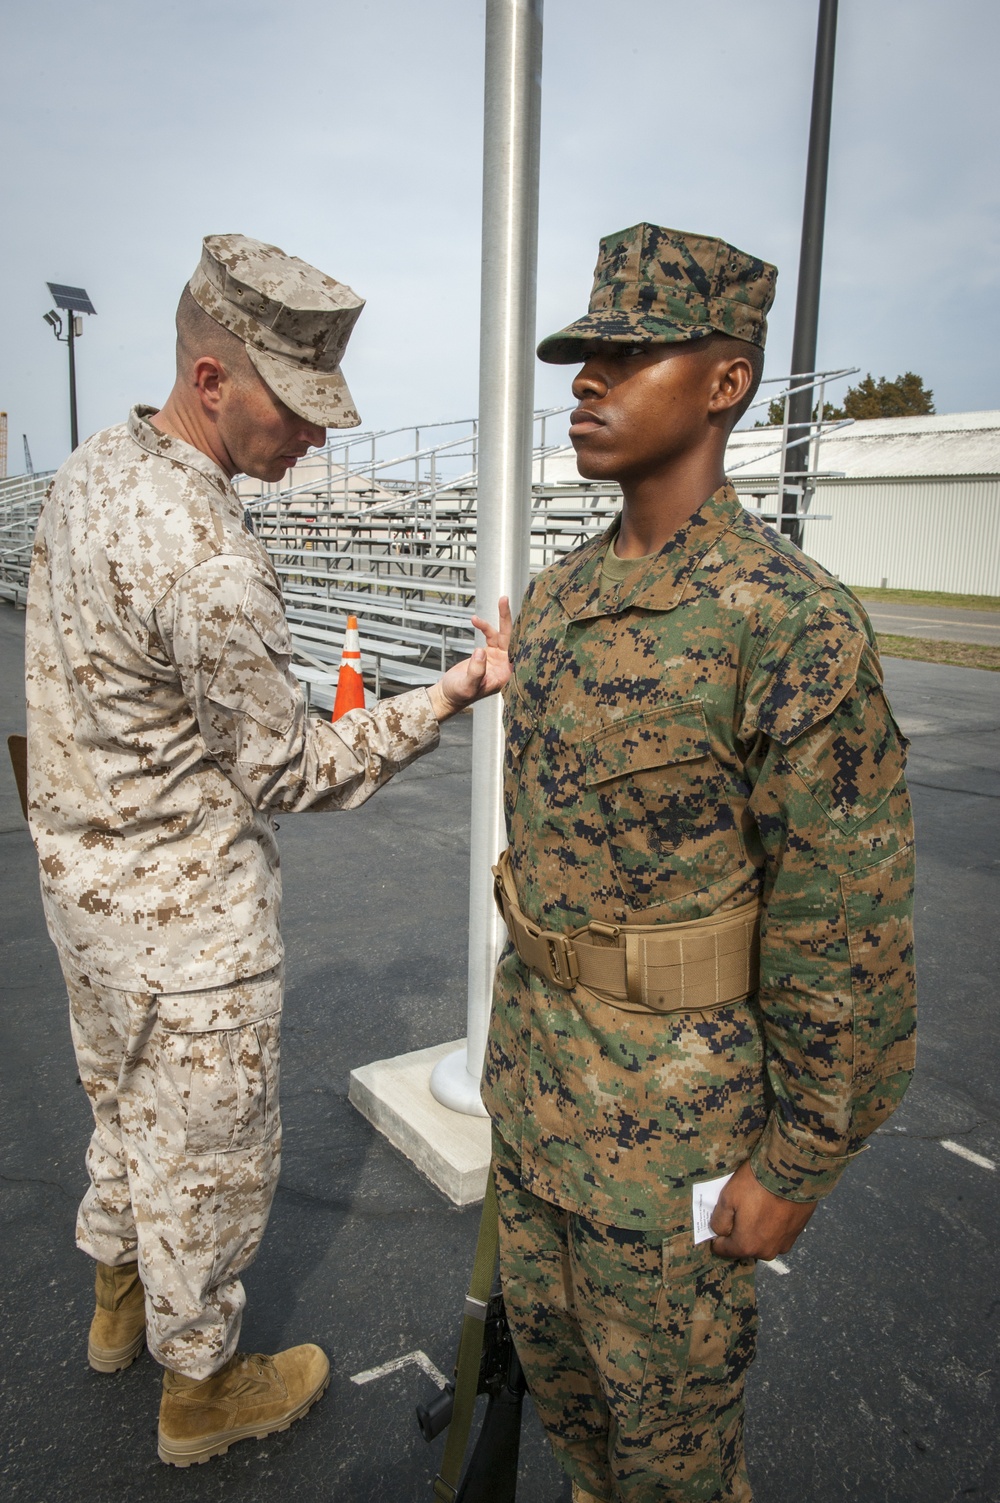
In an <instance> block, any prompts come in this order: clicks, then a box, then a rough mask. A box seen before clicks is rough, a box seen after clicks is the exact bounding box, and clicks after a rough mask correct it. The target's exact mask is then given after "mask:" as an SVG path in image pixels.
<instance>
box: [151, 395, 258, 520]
mask: <svg viewBox="0 0 1000 1503" xmlns="http://www.w3.org/2000/svg"><path fill="white" fill-rule="evenodd" d="M156 410H157V409H156V408H155V407H144V406H141V405H140V406H137V407H133V408H132V411H131V412H130V413H129V415H128V431H129V436H130V437H131V438H133V439H134V440H135V442H136V443H137V444H138V445H139V448H140V449H145V451H146V453H147V454H153V455H155V456H156V458H157V459H169V460H171V461H172V462H173V463H174V464H179V465H183V466H184V467H185V469H188V470H195V471H196V472H197V473H198V474H199V475H201V476H202V477H203V478H204V479H205V480H207V481H209V483H210V484H211V485H212V487H213V489H214V490H216V491H218V493H219V495H220V496H221V497H222V498H223V499H224V500H226V501H228V502H230V503H231V505H232V507H233V508H234V513H235V514H237V515H238V516H239V517H241V518H242V516H243V503H242V501H240V499H239V497H238V496H237V494H236V492H235V491H234V490H233V487H232V484H231V483H230V480H229V477H228V476H227V475H226V473H225V471H224V470H222V469H220V468H219V466H218V465H217V464H216V462H215V460H214V459H210V458H209V456H208V455H207V454H203V453H202V451H201V450H200V449H196V448H194V446H193V445H192V444H188V443H185V442H184V440H183V439H182V438H174V437H173V436H172V435H171V434H169V433H160V432H159V430H158V429H156V428H154V427H153V425H152V423H151V422H150V421H149V418H150V417H151V416H152V414H153V413H154V412H155V411H156Z"/></svg>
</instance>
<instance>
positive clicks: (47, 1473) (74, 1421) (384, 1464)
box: [0, 606, 1000, 1503]
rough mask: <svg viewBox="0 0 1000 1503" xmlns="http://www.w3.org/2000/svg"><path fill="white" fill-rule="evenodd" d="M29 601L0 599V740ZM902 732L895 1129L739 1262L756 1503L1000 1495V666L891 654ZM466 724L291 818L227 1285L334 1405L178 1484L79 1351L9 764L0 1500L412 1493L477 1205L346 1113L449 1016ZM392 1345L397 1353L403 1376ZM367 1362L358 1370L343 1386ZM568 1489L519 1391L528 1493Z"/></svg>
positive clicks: (45, 987)
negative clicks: (249, 1259) (912, 960)
mask: <svg viewBox="0 0 1000 1503" xmlns="http://www.w3.org/2000/svg"><path fill="white" fill-rule="evenodd" d="M23 620H24V618H23V615H22V614H20V613H18V612H15V611H14V610H13V609H11V608H9V607H7V606H0V695H2V702H3V704H4V706H5V711H6V714H5V724H4V726H3V727H2V729H3V730H4V732H5V733H6V732H7V731H10V730H17V729H18V728H19V727H20V725H21V723H22V721H23V709H22V694H21V687H20V655H21V640H22V630H23ZM886 671H887V681H888V684H889V689H890V693H891V696H892V700H893V704H894V707H895V710H896V713H897V716H898V718H899V719H900V721H901V724H902V725H903V727H904V729H905V730H907V733H908V734H909V735H910V736H911V737H912V748H911V762H910V770H911V783H912V786H913V795H914V802H915V806H916V810H917V820H918V840H919V891H918V943H919V950H918V954H919V965H920V989H921V1005H922V1023H921V1049H920V1062H919V1068H918V1073H917V1076H916V1078H915V1081H914V1084H913V1087H912V1088H911V1091H910V1093H909V1095H908V1096H907V1098H906V1101H905V1102H904V1104H903V1106H902V1108H901V1109H900V1111H899V1112H898V1113H897V1114H896V1115H895V1117H893V1118H892V1119H891V1121H890V1123H889V1124H888V1125H887V1127H886V1128H885V1129H884V1130H883V1131H881V1132H880V1133H879V1134H877V1135H876V1137H875V1139H874V1141H873V1143H872V1146H871V1149H870V1151H869V1152H868V1153H866V1154H865V1155H863V1156H862V1158H861V1159H860V1160H859V1162H858V1163H857V1164H855V1165H854V1166H853V1167H852V1170H851V1171H850V1172H849V1173H848V1174H847V1175H846V1176H845V1178H844V1180H843V1181H842V1183H841V1185H840V1187H839V1188H838V1190H837V1191H836V1192H835V1194H834V1195H833V1196H832V1197H831V1198H830V1199H829V1200H827V1201H825V1202H824V1203H823V1204H822V1205H821V1207H820V1208H819V1210H818V1211H817V1213H816V1215H815V1216H814V1217H813V1219H812V1221H811V1222H810V1224H809V1226H808V1228H807V1229H806V1232H805V1233H804V1235H803V1237H802V1238H801V1240H800V1242H799V1243H798V1244H797V1245H796V1247H795V1248H794V1249H793V1250H792V1252H791V1253H789V1254H787V1255H786V1257H785V1258H784V1259H783V1260H782V1263H783V1266H784V1267H785V1268H786V1269H787V1272H782V1271H780V1269H779V1268H778V1267H765V1268H762V1270H761V1273H760V1279H759V1285H760V1303H761V1317H762V1321H761V1324H762V1333H761V1344H760V1352H759V1356H758V1359H757V1362H756V1364H755V1366H754V1368H753V1370H752V1372H751V1378H750V1384H749V1400H748V1410H749V1417H748V1437H749V1439H748V1450H749V1458H750V1468H751V1476H752V1479H753V1483H754V1497H755V1500H756V1503H844V1500H850V1503H888V1500H893V1503H953V1500H960V1499H961V1500H964V1499H972V1500H974V1503H998V1500H1000V1439H998V1436H1000V1425H998V1415H997V1356H998V1353H997V1335H998V1326H1000V1288H998V1278H997V1252H996V1249H997V1246H998V1243H1000V1211H998V1195H997V1189H998V1186H997V1178H998V1170H997V1168H996V1166H997V1164H998V1163H1000V1068H998V1065H1000V1043H998V1030H997V1026H996V1021H997V975H998V970H1000V922H998V912H1000V903H998V895H1000V894H998V888H1000V881H998V877H1000V849H998V842H997V810H998V804H997V800H998V798H1000V757H998V746H1000V675H997V674H992V673H986V672H979V671H976V670H972V669H964V668H951V667H944V666H941V665H937V664H928V663H917V662H902V661H896V660H892V659H889V660H887V662H886ZM470 743H471V724H470V718H469V717H461V718H460V719H459V720H458V721H457V722H451V723H449V724H448V725H446V726H445V728H444V737H443V744H442V747H441V749H440V750H439V751H438V752H437V753H436V754H435V755H433V756H432V757H429V758H426V759H424V760H423V761H422V762H420V763H418V764H417V765H416V766H415V767H413V768H411V769H410V770H409V771H407V772H406V773H405V774H403V775H401V776H400V777H399V778H398V779H397V780H396V781H395V782H394V783H393V784H392V785H390V786H389V787H388V788H386V789H385V790H383V791H382V792H381V793H380V794H379V795H377V796H376V797H375V799H373V800H372V801H371V803H369V804H368V805H367V806H366V807H365V808H364V809H361V810H358V811H355V812H353V813H351V814H346V815H341V816H338V817H337V818H329V817H324V816H308V815H300V816H295V817H288V818H282V819H281V821H280V823H281V827H282V828H281V833H280V837H279V838H280V840H281V843H282V857H283V865H284V873H285V919H284V929H285V936H286V940H287V943H288V952H289V961H288V992H287V1007H286V1016H285V1026H284V1049H283V1060H282V1095H283V1115H284V1119H285V1151H284V1166H283V1172H282V1182H281V1186H280V1188H279V1190H278V1194H277V1197H276V1201H275V1207H274V1212H273V1214H272V1218H271V1224H270V1227H269V1229H268V1233H267V1237H266V1238H265V1241H264V1246H263V1250H262V1252H261V1255H260V1257H259V1258H258V1260H257V1262H256V1263H255V1265H254V1266H253V1267H252V1268H251V1269H250V1270H249V1272H248V1274H247V1277H246V1285H247V1290H248V1296H249V1302H248V1310H247V1316H246V1320H245V1323H244V1340H243V1343H242V1344H243V1346H244V1347H245V1348H249V1349H251V1350H263V1351H272V1350H275V1349H277V1348H279V1347H281V1346H285V1345H289V1344H291V1343H294V1342H298V1341H303V1340H315V1341H318V1342H320V1343H321V1344H322V1345H323V1346H324V1347H325V1349H326V1350H327V1351H328V1352H329V1354H330V1357H331V1363H332V1368H333V1381H332V1383H331V1387H330V1391H329V1393H328V1394H327V1395H326V1397H325V1398H324V1399H323V1401H322V1403H320V1404H319V1405H318V1406H317V1407H316V1409H315V1410H314V1411H313V1412H312V1413H311V1414H310V1415H309V1416H308V1417H307V1418H306V1419H305V1420H303V1421H302V1422H301V1423H299V1424H297V1425H295V1426H293V1427H292V1429H291V1430H290V1431H288V1432H286V1433H285V1434H282V1435H276V1436H273V1437H271V1438H270V1439H268V1440H266V1441H261V1442H254V1441H249V1442H246V1443H243V1444H241V1445H238V1446H236V1447H234V1449H233V1450H232V1451H231V1452H230V1453H229V1454H228V1455H227V1456H225V1457H220V1458H218V1459H216V1460H214V1461H211V1462H209V1463H208V1464H207V1465H205V1466H201V1467H192V1468H189V1469H187V1470H185V1471H177V1470H174V1469H172V1468H168V1467H165V1466H163V1465H161V1464H160V1463H159V1462H158V1461H157V1460H156V1455H155V1432H156V1417H157V1407H158V1401H159V1370H158V1369H157V1368H156V1366H155V1364H154V1363H153V1362H152V1361H151V1360H150V1359H149V1358H148V1356H143V1357H142V1358H141V1359H140V1360H139V1361H138V1362H137V1363H136V1364H135V1365H134V1366H133V1367H132V1368H129V1369H128V1370H127V1371H126V1372H123V1373H120V1374H117V1375H113V1376H101V1375H99V1374H96V1373H93V1372H91V1371H90V1370H89V1368H88V1367H87V1364H86V1333H87V1326H88V1323H89V1320H90V1315H91V1311H92V1308H93V1300H92V1273H91V1268H90V1265H89V1263H88V1261H87V1259H86V1258H84V1257H83V1255H82V1254H80V1253H78V1252H76V1250H75V1249H74V1246H73V1222H74V1214H75V1206H76V1203H77V1201H78V1199H79V1197H80V1195H81V1193H82V1191H83V1188H84V1183H85V1179H84V1169H83V1150H84V1146H85V1144H86V1140H87V1136H88V1132H89V1111H88V1107H87V1103H86V1101H85V1099H84V1096H83V1092H82V1090H81V1089H80V1087H79V1086H78V1085H77V1083H76V1069H75V1064H74V1060H73V1055H72V1050H71V1047H70V1042H69V1031H68V1027H67V1024H66V1018H65V1012H66V1007H65V994H64V992H63V989H62V985H61V979H60V974H59V967H58V964H57V962H56V958H55V953H54V951H53V950H52V948H51V946H50V944H49V942H48V939H47V937H46V934H45V928H44V922H43V919H42V913H41V905H40V901H39V897H38V889H37V878H36V866H35V859H34V852H33V849H32V846H31V842H30V840H29V838H28V835H27V831H26V829H25V827H24V825H23V823H22V821H21V816H20V812H19V810H18V808H17V804H16V797H15V794H14V790H13V783H12V779H11V778H10V774H9V769H8V768H7V766H6V764H5V763H4V765H3V767H2V769H0V842H2V846H0V849H2V852H3V858H4V859H3V860H2V861H0V904H2V912H3V915H4V963H3V974H4V987H5V998H4V1005H3V1008H2V1010H0V1046H2V1047H0V1207H2V1221H0V1239H2V1240H0V1253H2V1256H0V1312H2V1320H3V1331H4V1348H3V1361H2V1364H0V1405H2V1411H0V1412H2V1415H3V1421H2V1431H0V1447H2V1449H0V1489H2V1495H3V1497H4V1498H5V1499H7V1500H9V1503H160V1500H176V1503H208V1500H234V1503H235V1500H239V1503H276V1500H278V1499H279V1498H283V1497H289V1498H291V1497H295V1499H296V1500H297V1503H321V1500H322V1503H327V1500H331V1503H332V1500H336V1503H341V1500H343V1503H346V1500H351V1503H411V1500H412V1503H418V1500H420V1503H430V1486H431V1479H432V1477H433V1474H434V1471H435V1466H436V1462H437V1459H438V1457H439V1454H440V1446H441V1442H440V1441H438V1442H437V1443H436V1444H435V1445H434V1446H432V1447H428V1446H426V1445H425V1444H424V1442H423V1440H422V1439H421V1437H420V1435H419V1433H418V1431H417V1428H416V1425H415V1423H414V1420H413V1406H414V1404H415V1403H416V1402H417V1401H419V1400H426V1399H427V1398H428V1397H430V1396H432V1395H433V1393H434V1391H435V1389H434V1384H433V1381H432V1379H431V1378H430V1377H428V1376H427V1374H426V1370H425V1369H426V1367H427V1366H428V1365H431V1366H433V1367H436V1368H437V1369H439V1370H441V1371H449V1370H450V1368H451V1365H452V1363H453V1358H454V1348H455V1343H456V1339H457V1335H458V1328H459V1323H460V1318H461V1308H462V1301H463V1296H464V1290H465V1285H466V1281H467V1277H468V1273H469V1269H470V1266H471V1260H472V1250H473V1247H474V1243H475V1235H476V1229H477V1222H478V1211H477V1210H476V1209H475V1208H471V1209H468V1210H465V1211H457V1210H455V1209H454V1208H453V1207H452V1206H451V1205H450V1204H449V1203H448V1202H446V1201H445V1200H444V1199H443V1198H442V1197H441V1196H440V1195H439V1194H438V1193H437V1192H436V1191H435V1190H434V1189H432V1188H431V1187H430V1186H429V1185H428V1184H427V1183H426V1182H425V1181H424V1180H422V1179H421V1178H420V1176H419V1175H418V1174H417V1173H416V1171H415V1170H414V1169H413V1168H412V1167H411V1166H410V1165H409V1164H408V1163H407V1162H406V1161H405V1160H404V1159H403V1158H401V1157H400V1156H399V1155H398V1154H397V1153H396V1152H395V1151H394V1150H393V1149H392V1148H390V1147H389V1146H388V1144H387V1143H386V1142H385V1141H384V1140H383V1139H382V1138H380V1137H379V1135H378V1134H377V1133H376V1132H375V1131H374V1130H373V1129H372V1128H371V1127H370V1125H369V1124H368V1123H367V1122H366V1121H364V1120H363V1119H362V1118H361V1117H360V1116H359V1115H358V1114H357V1113H356V1112H355V1111H354V1110H353V1108H352V1107H351V1106H350V1105H349V1103H348V1101H347V1087H348V1077H349V1072H350V1070H351V1069H352V1068H353V1067H354V1066H355V1065H358V1064H363V1063H366V1062H368V1061H370V1060H373V1059H378V1058H384V1057H386V1056H389V1055H394V1054H398V1053H401V1052H403V1051H405V1050H409V1049H416V1048H422V1047H426V1046H429V1045H431V1044H435V1043H439V1042H442V1041H443V1040H445V1039H452V1038H456V1037H458V1036H459V1035H460V1034H461V1033H462V1032H463V1020H464V989H465V947H466V908H467V902H468V835H467V824H468V810H469V802H470V779H469V764H470ZM401 1359H406V1360H405V1361H402V1363H401ZM387 1364H388V1365H389V1370H388V1371H387V1372H385V1374H384V1375H383V1376H381V1377H374V1378H372V1379H371V1380H370V1381H368V1382H364V1383H357V1382H355V1381H353V1379H354V1378H356V1377H357V1376H359V1375H362V1374H365V1373H371V1372H372V1370H374V1369H379V1368H382V1367H383V1366H385V1365H387ZM568 1498H569V1489H568V1487H567V1486H566V1484H565V1482H564V1481H563V1480H562V1478H561V1476H560V1473H559V1471H558V1469H557V1468H556V1466H555V1465H554V1463H553V1461H552V1459H551V1456H550V1455H549V1453H548V1450H547V1446H546V1444H545V1441H544V1438H543V1437H542V1435H541V1433H540V1431H539V1428H538V1425H537V1421H536V1420H535V1418H534V1416H533V1414H532V1412H531V1410H530V1406H526V1419H525V1437H524V1444H523V1447H522V1466H521V1480H520V1483H519V1488H518V1503H566V1500H568Z"/></svg>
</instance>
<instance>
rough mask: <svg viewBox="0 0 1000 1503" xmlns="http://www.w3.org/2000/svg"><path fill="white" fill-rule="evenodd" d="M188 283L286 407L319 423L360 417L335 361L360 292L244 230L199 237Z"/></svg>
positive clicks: (352, 424) (342, 424)
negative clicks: (195, 265)
mask: <svg viewBox="0 0 1000 1503" xmlns="http://www.w3.org/2000/svg"><path fill="white" fill-rule="evenodd" d="M188 289H189V291H190V293H191V296H192V297H193V298H194V300H195V302H196V303H197V304H198V305H199V307H201V308H203V309H204V310H205V312H206V313H207V314H209V315H210V316H211V317H212V318H214V319H215V321H216V323H220V324H222V326H223V328H225V329H229V331H230V332H231V333H233V334H236V335H238V337H239V338H240V339H242V340H243V343H244V344H245V345H246V350H247V354H248V355H249V356H250V359H251V360H252V361H253V363H254V366H255V367H256V369H257V370H258V371H259V373H260V375H261V376H262V377H263V379H264V380H265V381H266V382H267V385H268V386H269V387H270V388H271V390H272V391H273V392H274V393H275V394H276V395H277V396H279V397H280V398H281V400H282V401H283V402H284V403H285V406H286V407H290V408H291V409H292V411H293V412H297V413H298V414H299V416H300V417H304V418H308V420H309V422H310V423H319V424H321V425H322V426H323V427H326V428H356V427H357V425H358V424H359V423H360V421H361V419H360V417H359V416H358V412H357V408H356V407H355V405H354V399H353V397H352V396H351V393H350V392H349V391H348V389H347V382H346V381H345V380H344V377H343V375H342V374H341V370H340V362H341V359H342V357H343V354H344V351H345V349H346V348H347V341H348V339H350V337H351V330H352V329H353V328H354V325H355V324H356V323H357V320H358V314H359V313H360V312H361V310H362V308H363V307H364V305H365V300H364V298H360V297H358V295H357V293H356V292H352V290H351V288H350V287H346V286H345V285H344V283H343V282H335V281H334V279H333V277H328V276H327V275H326V274H325V273H324V272H322V271H317V270H316V267H315V266H310V265H309V263H308V262H307V261H300V260H299V258H298V256H288V255H286V254H285V252H284V251H283V250H279V248H278V246H276V245H265V244H264V242H263V241H261V240H251V239H250V238H249V237H248V236H247V235H206V237H205V239H204V241H203V242H202V252H201V261H200V262H199V264H198V269H197V271H196V272H195V274H194V276H193V277H192V278H191V280H190V282H189V283H188Z"/></svg>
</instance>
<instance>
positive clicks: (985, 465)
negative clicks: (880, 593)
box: [534, 411, 1000, 485]
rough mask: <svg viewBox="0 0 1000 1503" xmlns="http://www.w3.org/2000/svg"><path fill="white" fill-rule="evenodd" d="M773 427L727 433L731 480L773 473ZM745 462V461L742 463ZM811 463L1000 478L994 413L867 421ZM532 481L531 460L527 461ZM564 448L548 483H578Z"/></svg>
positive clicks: (850, 470)
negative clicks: (729, 437)
mask: <svg viewBox="0 0 1000 1503" xmlns="http://www.w3.org/2000/svg"><path fill="white" fill-rule="evenodd" d="M780 443H781V429H780V428H747V429H741V430H739V431H738V432H736V433H734V434H733V436H732V438H731V439H730V440H729V448H728V450H727V469H729V470H730V471H731V473H732V475H733V479H734V480H740V481H744V480H750V479H752V478H753V477H754V476H761V477H763V476H774V475H776V474H777V473H778V467H779V462H780V455H779V454H777V453H774V452H769V451H774V450H775V449H777V448H778V447H779V446H780ZM747 460H749V461H750V462H749V463H745V461H747ZM817 468H818V469H819V470H820V471H821V472H822V471H827V472H829V471H831V470H832V471H834V472H835V473H838V472H839V473H841V474H843V475H844V477H845V478H846V479H849V480H874V479H886V478H891V479H906V478H916V477H917V476H949V475H1000V411H990V412H947V413H935V414H934V415H933V416H931V417H902V418H871V419H866V420H865V421H863V422H856V423H852V424H851V425H850V427H847V428H840V429H838V430H837V431H836V432H832V433H828V434H827V436H826V437H825V438H824V439H822V441H821V442H820V448H819V460H818V464H817ZM534 472H535V473H534V478H535V480H536V482H537V481H538V478H539V477H538V461H537V460H536V461H535V465H534ZM579 478H580V477H579V473H578V471H577V468H576V460H575V456H574V454H573V450H572V448H570V447H567V448H565V449H560V450H558V451H557V452H556V453H554V454H551V455H549V456H548V457H547V458H546V461H545V480H546V483H547V484H550V485H551V484H555V485H566V484H578V483H579Z"/></svg>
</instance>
